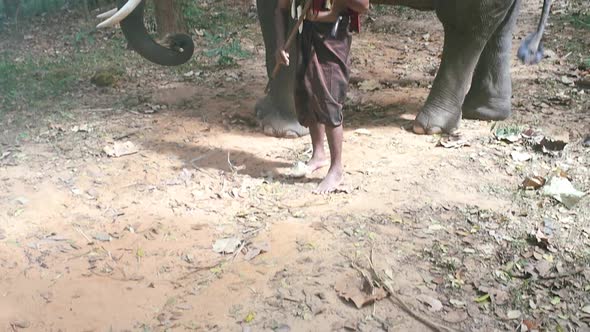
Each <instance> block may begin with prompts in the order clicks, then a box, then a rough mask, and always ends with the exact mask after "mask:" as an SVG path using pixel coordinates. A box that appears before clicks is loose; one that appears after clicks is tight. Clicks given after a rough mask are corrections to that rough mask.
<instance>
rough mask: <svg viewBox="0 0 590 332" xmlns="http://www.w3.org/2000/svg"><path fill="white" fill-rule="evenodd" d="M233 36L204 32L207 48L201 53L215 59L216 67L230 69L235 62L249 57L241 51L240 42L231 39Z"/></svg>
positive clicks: (245, 52)
mask: <svg viewBox="0 0 590 332" xmlns="http://www.w3.org/2000/svg"><path fill="white" fill-rule="evenodd" d="M232 35H233V34H228V33H227V32H223V33H220V34H212V33H210V32H208V31H205V39H206V40H207V45H208V46H209V48H208V49H207V50H205V51H204V52H203V53H204V54H205V56H207V57H210V58H212V57H217V65H218V66H220V67H232V66H235V65H236V60H238V59H243V58H245V57H247V56H249V55H250V53H248V52H247V51H244V50H243V49H242V45H241V44H240V41H239V40H237V39H235V38H233V37H232Z"/></svg>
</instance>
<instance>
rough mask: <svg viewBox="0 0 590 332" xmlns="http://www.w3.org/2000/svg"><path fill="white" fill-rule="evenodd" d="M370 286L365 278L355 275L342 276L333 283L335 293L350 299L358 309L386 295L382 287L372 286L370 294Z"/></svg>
mask: <svg viewBox="0 0 590 332" xmlns="http://www.w3.org/2000/svg"><path fill="white" fill-rule="evenodd" d="M372 288H373V287H372V286H371V285H369V284H368V282H367V281H366V280H364V279H361V278H360V277H359V276H356V275H355V276H350V275H349V276H347V277H344V278H342V279H340V280H339V281H338V282H336V284H335V285H334V290H335V291H336V294H337V295H338V296H340V297H341V298H343V299H345V300H346V301H352V302H353V303H354V305H355V306H356V307H357V308H358V309H361V308H362V307H363V306H365V305H367V304H371V303H373V302H375V301H379V300H381V299H384V298H386V297H387V292H386V291H385V290H384V289H383V288H373V292H372V293H373V294H370V292H371V289H372Z"/></svg>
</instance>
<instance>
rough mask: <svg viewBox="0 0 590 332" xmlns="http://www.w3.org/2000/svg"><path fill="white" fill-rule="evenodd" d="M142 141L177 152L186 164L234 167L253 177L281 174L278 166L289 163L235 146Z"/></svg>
mask: <svg viewBox="0 0 590 332" xmlns="http://www.w3.org/2000/svg"><path fill="white" fill-rule="evenodd" d="M142 145H143V146H144V147H145V148H147V149H150V150H152V151H154V152H157V153H160V154H163V155H176V156H177V157H178V158H179V159H180V160H182V162H183V163H184V166H183V167H186V168H197V169H198V168H212V169H217V170H220V171H224V172H233V171H236V170H237V171H238V172H239V173H240V174H247V175H249V176H251V177H253V178H260V177H264V176H265V174H268V173H269V172H270V173H271V174H280V173H279V172H278V168H284V167H289V166H291V164H290V163H288V162H285V161H279V160H268V159H264V158H260V157H259V156H257V155H255V154H252V153H250V152H246V151H242V150H236V149H224V148H219V147H204V146H194V145H181V144H178V143H177V142H168V141H147V142H144V143H142Z"/></svg>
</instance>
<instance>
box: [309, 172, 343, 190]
mask: <svg viewBox="0 0 590 332" xmlns="http://www.w3.org/2000/svg"><path fill="white" fill-rule="evenodd" d="M342 179H343V172H342V168H334V167H330V170H329V171H328V174H326V177H325V178H324V179H323V180H322V182H320V184H319V185H318V187H317V188H316V189H315V190H314V191H313V193H314V194H318V195H323V194H329V193H331V192H334V191H336V189H338V186H339V185H340V184H341V183H342Z"/></svg>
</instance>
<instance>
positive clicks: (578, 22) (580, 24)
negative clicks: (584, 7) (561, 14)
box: [566, 13, 590, 30]
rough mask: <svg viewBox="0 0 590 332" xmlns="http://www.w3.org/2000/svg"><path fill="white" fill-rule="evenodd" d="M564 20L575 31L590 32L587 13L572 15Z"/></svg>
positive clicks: (589, 15)
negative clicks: (575, 29) (584, 30)
mask: <svg viewBox="0 0 590 332" xmlns="http://www.w3.org/2000/svg"><path fill="white" fill-rule="evenodd" d="M566 20H567V21H568V22H570V24H571V25H572V26H573V27H575V28H577V29H586V30H590V14H589V13H574V14H571V15H568V16H566Z"/></svg>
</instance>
